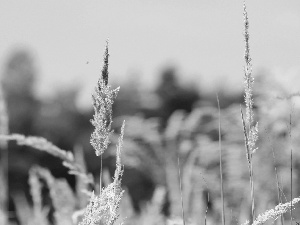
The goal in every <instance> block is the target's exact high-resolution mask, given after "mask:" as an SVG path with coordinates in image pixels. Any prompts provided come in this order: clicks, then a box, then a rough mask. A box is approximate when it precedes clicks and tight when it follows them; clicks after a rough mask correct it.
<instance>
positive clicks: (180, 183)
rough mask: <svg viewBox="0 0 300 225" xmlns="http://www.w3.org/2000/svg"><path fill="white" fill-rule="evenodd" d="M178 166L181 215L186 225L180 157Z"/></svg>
mask: <svg viewBox="0 0 300 225" xmlns="http://www.w3.org/2000/svg"><path fill="white" fill-rule="evenodd" d="M177 165H178V177H179V188H180V197H181V213H182V220H183V225H185V217H184V208H183V194H182V181H181V173H180V163H179V156H178V157H177Z"/></svg>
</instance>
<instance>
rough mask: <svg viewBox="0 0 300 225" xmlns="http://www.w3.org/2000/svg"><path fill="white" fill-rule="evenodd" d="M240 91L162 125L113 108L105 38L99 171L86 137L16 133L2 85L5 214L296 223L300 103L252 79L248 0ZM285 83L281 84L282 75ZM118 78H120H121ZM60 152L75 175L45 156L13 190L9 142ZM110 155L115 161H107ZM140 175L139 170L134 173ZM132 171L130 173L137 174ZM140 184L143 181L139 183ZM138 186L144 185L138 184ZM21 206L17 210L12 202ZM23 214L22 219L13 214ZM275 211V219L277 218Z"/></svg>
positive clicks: (53, 219)
mask: <svg viewBox="0 0 300 225" xmlns="http://www.w3.org/2000/svg"><path fill="white" fill-rule="evenodd" d="M243 13H244V32H243V33H244V43H245V54H244V60H245V65H244V71H241V74H243V75H244V93H243V96H244V101H243V102H240V103H234V104H231V105H229V106H228V107H220V104H222V95H220V94H217V93H216V96H215V100H214V101H215V104H211V105H209V104H208V105H198V106H197V105H196V106H194V107H193V109H192V110H191V112H186V111H183V110H176V111H175V112H173V113H172V114H171V115H170V116H169V117H168V119H167V120H166V122H165V124H164V126H162V125H161V121H160V120H158V119H157V118H146V117H144V116H143V115H140V114H138V115H134V116H119V117H116V118H114V117H113V109H114V107H113V104H114V102H115V101H117V98H118V93H119V88H115V89H114V88H112V87H111V86H110V83H109V68H108V67H109V45H108V42H107V44H106V48H105V52H104V59H103V67H102V71H101V74H100V76H99V80H98V82H97V84H96V85H95V90H94V93H93V96H92V100H93V101H92V102H93V109H94V114H93V117H92V118H91V124H92V125H93V129H94V130H93V132H92V133H91V136H90V144H91V146H92V147H93V149H94V156H93V157H94V158H95V161H96V162H97V163H98V166H97V170H98V171H99V173H98V174H97V175H96V176H95V174H93V173H91V172H90V171H88V169H87V168H88V164H89V162H88V161H86V160H85V153H84V150H83V149H82V148H81V147H78V146H74V149H73V150H72V151H69V150H64V149H62V148H61V147H59V146H56V145H54V144H53V143H52V142H50V141H48V140H46V139H45V138H43V137H39V136H31V135H27V134H22V133H21V134H16V133H10V132H9V129H8V123H9V122H10V121H9V117H8V113H7V109H6V104H7V103H6V102H5V98H4V97H3V96H5V93H1V99H0V103H1V105H0V133H1V136H0V146H1V168H0V169H1V173H0V179H1V188H0V206H1V208H0V224H20V225H50V224H56V225H75V224H78V225H99V224H103V225H104V224H145V225H148V224H149V225H154V224H155V225H158V224H168V225H175V224H184V225H185V224H205V225H206V224H208V225H209V224H222V225H225V224H245V225H246V224H255V225H257V224H265V223H266V224H271V223H276V224H281V225H283V224H285V223H290V224H296V222H298V221H299V222H300V210H299V207H298V206H297V203H298V202H299V201H300V198H299V197H297V196H300V192H299V190H300V189H299V188H300V182H299V177H300V161H299V156H298V153H297V149H296V146H298V144H299V140H300V139H299V135H300V133H299V131H300V127H299V126H300V123H299V122H298V121H299V115H300V114H299V113H298V111H299V109H298V108H297V106H296V105H295V104H294V102H293V100H294V99H295V98H297V97H298V94H297V93H287V92H284V91H282V90H280V89H276V90H272V91H270V88H269V86H268V85H270V83H272V82H275V81H272V80H271V81H270V80H266V78H265V77H263V76H262V77H258V78H257V79H254V75H253V74H252V67H253V65H252V61H251V54H250V49H251V48H250V36H251V34H249V20H250V22H251V18H250V19H249V18H248V14H247V8H246V5H245V3H244V11H243ZM276 85H280V84H276ZM121 88H122V87H121ZM11 142H13V143H16V144H17V145H21V146H28V147H30V148H31V150H30V151H33V149H34V151H39V152H40V154H50V155H52V156H54V157H55V158H57V159H59V160H60V161H61V163H62V164H63V166H64V167H66V169H67V170H68V172H69V174H71V175H72V176H74V177H75V185H70V183H69V182H68V181H67V180H66V179H65V178H62V177H59V178H58V177H57V176H55V175H54V174H52V171H50V170H49V169H48V168H46V167H43V166H41V165H34V164H33V165H31V169H30V170H29V174H28V184H29V188H30V195H31V199H28V197H27V196H25V195H24V193H16V194H15V195H14V196H13V197H12V199H11V200H10V199H9V198H8V196H9V191H10V188H9V186H8V179H9V178H8V177H7V176H8V168H9V165H8V163H7V162H8V154H9V152H8V145H9V143H11ZM105 154H107V155H109V156H112V155H114V157H113V159H114V160H115V161H114V165H115V166H114V168H113V169H114V170H113V171H108V169H107V168H106V167H105V166H104V164H105V160H106V159H107V157H105ZM130 169H135V170H136V171H139V172H140V174H141V176H145V177H147V178H149V179H150V180H151V181H152V182H153V184H154V185H153V187H152V191H151V194H150V195H149V196H148V198H147V199H143V200H139V201H138V205H135V204H137V203H136V202H134V201H133V200H132V196H131V195H130V190H128V187H126V185H122V178H123V176H124V177H125V176H126V175H127V176H131V175H130V172H129V171H130ZM133 176H134V175H133ZM132 179H133V178H132ZM136 190H138V189H136ZM136 194H138V193H136ZM9 201H12V202H13V204H14V207H15V216H14V219H13V220H12V219H11V216H10V212H9V208H8V202H9ZM16 218H17V219H16ZM274 221H276V222H274Z"/></svg>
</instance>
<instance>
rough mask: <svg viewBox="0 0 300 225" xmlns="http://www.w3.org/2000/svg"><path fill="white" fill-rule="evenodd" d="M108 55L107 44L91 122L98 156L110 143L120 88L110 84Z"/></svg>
mask: <svg viewBox="0 0 300 225" xmlns="http://www.w3.org/2000/svg"><path fill="white" fill-rule="evenodd" d="M108 57H109V54H108V45H106V49H105V54H104V66H103V69H102V74H101V76H100V78H99V80H98V83H97V86H96V88H95V92H94V94H93V95H92V98H93V107H94V116H93V119H92V120H91V123H92V125H93V126H94V127H95V130H94V132H93V133H92V135H91V138H90V143H91V145H92V146H93V148H94V149H95V152H96V155H97V156H100V155H102V154H103V152H104V151H105V150H106V149H107V147H108V145H109V144H110V140H109V138H110V134H111V124H112V105H113V103H114V100H115V98H116V97H117V94H118V91H119V88H116V89H114V90H112V89H111V87H110V86H109V85H108Z"/></svg>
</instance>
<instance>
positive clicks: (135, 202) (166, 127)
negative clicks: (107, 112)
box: [2, 51, 300, 224]
mask: <svg viewBox="0 0 300 225" xmlns="http://www.w3.org/2000/svg"><path fill="white" fill-rule="evenodd" d="M36 78H37V74H36V71H35V68H34V62H33V59H32V58H31V57H30V54H29V53H28V52H25V51H20V52H16V53H15V54H14V55H12V57H11V58H10V59H9V60H8V63H7V65H6V70H5V71H4V74H3V75H2V86H3V92H4V99H5V102H6V104H7V111H8V118H9V131H10V132H11V133H22V134H25V135H38V136H42V137H45V138H47V139H48V140H51V141H52V142H53V143H55V144H56V145H57V146H60V147H61V148H63V149H74V148H75V147H76V146H77V148H78V146H79V148H82V149H84V156H85V159H86V162H88V163H87V169H88V171H90V172H92V173H93V174H94V175H95V177H99V166H100V165H99V160H98V159H95V157H94V153H93V150H92V148H91V146H90V145H89V137H90V133H91V132H92V126H91V124H90V122H89V120H90V119H91V118H92V110H90V111H84V112H82V111H80V110H78V108H77V107H76V104H75V102H76V97H77V94H78V90H77V89H72V88H71V89H69V90H68V89H66V90H61V91H59V92H58V93H57V94H56V96H55V97H54V98H53V99H51V101H49V100H48V101H42V100H40V99H38V98H36V96H35V95H34V85H36ZM266 79H267V75H266V74H260V76H259V77H258V78H257V79H256V88H255V92H254V94H255V99H256V103H257V104H256V105H255V114H256V119H257V120H258V121H259V123H260V139H259V143H258V146H259V151H258V152H256V153H255V158H254V166H253V167H254V178H255V190H256V192H255V193H256V195H255V198H256V210H257V212H258V213H259V212H262V211H264V210H265V209H267V208H270V207H273V206H274V205H275V204H276V203H278V197H277V187H276V179H275V172H274V168H275V167H276V169H277V172H278V176H279V183H280V195H279V196H280V198H281V200H282V201H283V202H285V201H286V200H290V197H289V196H290V194H289V192H290V188H289V177H290V175H289V173H290V168H289V166H290V165H289V152H290V148H293V147H295V146H298V144H299V143H298V142H299V140H300V139H299V130H300V127H299V123H298V121H299V118H298V117H299V116H298V115H300V114H299V113H297V112H298V108H297V107H296V106H293V103H292V102H293V98H296V97H291V98H287V99H285V98H284V97H285V96H288V94H289V93H288V92H285V91H284V90H283V89H276V90H274V89H270V87H268V86H270V84H271V83H270V82H269V81H266ZM274 83H275V81H272V85H273V86H274V85H277V86H280V84H277V83H275V84H274ZM133 88H134V87H133ZM119 96H120V97H119V98H118V99H116V102H115V105H114V116H115V117H114V121H115V123H114V127H113V129H114V130H115V131H116V133H119V132H118V131H119V129H120V126H121V122H120V121H122V120H123V118H126V121H127V122H126V123H127V125H126V132H125V137H124V151H123V156H122V160H123V162H124V164H125V172H124V177H123V185H124V187H125V188H126V190H127V192H126V194H125V199H124V200H123V202H122V203H121V218H125V217H126V218H127V219H126V220H125V221H127V222H128V223H129V224H137V223H142V224H158V223H159V224H160V223H166V221H167V220H166V219H167V217H168V216H169V215H172V216H173V217H174V216H175V218H180V217H181V200H180V196H181V193H180V189H179V177H178V164H177V158H178V157H179V159H180V170H181V172H182V185H183V193H182V196H183V200H184V211H185V213H186V218H190V219H191V221H197V223H199V224H203V223H204V220H205V219H206V220H207V222H208V223H210V222H211V223H218V222H219V221H220V219H221V214H220V213H221V202H220V199H221V198H220V177H219V176H220V175H219V154H218V151H219V150H218V110H217V107H216V106H217V105H216V100H215V99H214V96H207V95H203V94H200V92H198V91H197V90H196V89H193V88H189V87H184V86H182V85H181V84H180V83H179V82H178V81H177V76H176V70H175V69H173V68H167V69H166V70H165V71H163V72H162V74H161V81H160V82H159V84H158V86H157V87H156V89H155V90H154V91H153V92H152V93H149V92H148V93H143V92H142V91H141V90H137V89H132V87H131V86H130V85H122V89H121V90H120V95H119ZM227 96H228V95H227ZM227 96H226V95H225V94H224V95H220V96H219V97H220V102H221V105H222V108H221V127H222V128H221V133H222V145H223V160H224V162H223V166H224V167H223V172H224V192H225V193H224V195H225V208H226V220H227V221H230V223H234V224H235V223H237V222H242V221H244V220H246V219H247V218H249V215H250V199H249V191H250V190H249V177H248V171H247V161H246V157H245V151H244V140H243V133H242V124H241V119H240V104H241V103H242V101H243V97H242V93H240V94H239V95H238V96H233V97H227ZM153 99H155V102H154V103H153V102H152V101H153ZM147 101H148V102H147ZM290 115H291V118H292V123H291V127H289V126H290V125H289V118H290ZM290 130H291V131H290ZM290 132H291V133H292V135H291V136H290ZM112 140H113V142H114V141H116V140H117V137H115V136H113V137H112ZM8 152H9V154H8V165H9V166H8V174H9V180H8V187H9V203H10V204H9V211H10V212H11V213H10V220H11V221H15V222H18V220H17V219H16V218H17V216H16V215H17V214H16V209H17V208H18V207H19V206H18V202H16V197H15V196H26V198H27V200H29V199H31V198H30V197H29V194H30V192H29V184H28V179H29V177H28V175H29V174H32V173H33V172H30V173H29V171H32V170H30V168H31V167H32V165H40V166H42V167H46V168H48V169H49V170H50V171H51V172H52V174H53V176H54V177H57V178H61V177H66V178H67V179H68V182H69V184H71V186H72V187H74V188H75V179H74V177H73V176H70V175H68V174H67V171H66V169H65V168H64V167H63V166H62V165H61V162H60V160H58V159H56V158H55V157H52V156H47V155H45V154H44V153H42V152H38V151H33V150H32V149H30V148H29V147H24V146H22V147H20V146H17V145H16V144H13V143H9V146H8ZM274 155H275V158H274ZM293 164H294V168H293V177H294V193H293V194H294V195H295V196H299V195H300V193H298V192H299V190H300V189H299V186H300V183H299V181H298V177H300V175H299V174H298V173H300V161H299V156H298V153H297V151H295V152H294V161H293ZM103 167H104V171H109V172H110V174H112V173H113V170H114V169H115V159H114V151H113V152H111V151H109V152H107V153H106V154H105V155H104V158H103ZM33 171H37V170H33ZM45 173H46V172H45ZM44 176H45V175H44ZM110 176H111V175H108V176H106V177H110ZM107 179H108V180H109V178H107ZM46 182H47V181H46ZM20 198H21V197H18V199H19V200H20ZM22 198H23V197H22ZM22 198H21V199H22ZM44 198H45V199H44V200H43V204H44V205H45V206H48V207H50V206H51V204H53V203H51V201H48V200H47V199H48V198H47V194H46V193H45V194H44ZM23 201H24V199H23ZM29 201H30V200H29ZM50 211H51V208H50ZM299 213H300V212H299V210H298V209H295V210H294V217H295V218H297V216H296V215H298V214H299Z"/></svg>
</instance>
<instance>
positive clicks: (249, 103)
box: [241, 1, 258, 218]
mask: <svg viewBox="0 0 300 225" xmlns="http://www.w3.org/2000/svg"><path fill="white" fill-rule="evenodd" d="M244 27H245V28H244V38H245V56H244V58H245V62H246V65H245V67H244V80H245V95H244V99H245V105H246V118H244V116H243V111H242V109H241V114H242V122H243V129H244V136H245V146H246V156H247V160H248V167H249V175H250V188H251V214H252V218H254V217H255V201H254V198H255V197H254V178H253V166H252V154H253V153H254V152H255V151H256V150H257V148H256V147H255V144H256V141H257V139H258V123H256V125H254V112H253V84H254V77H253V76H252V64H251V57H250V47H249V20H248V13H247V9H246V3H245V1H244Z"/></svg>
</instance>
